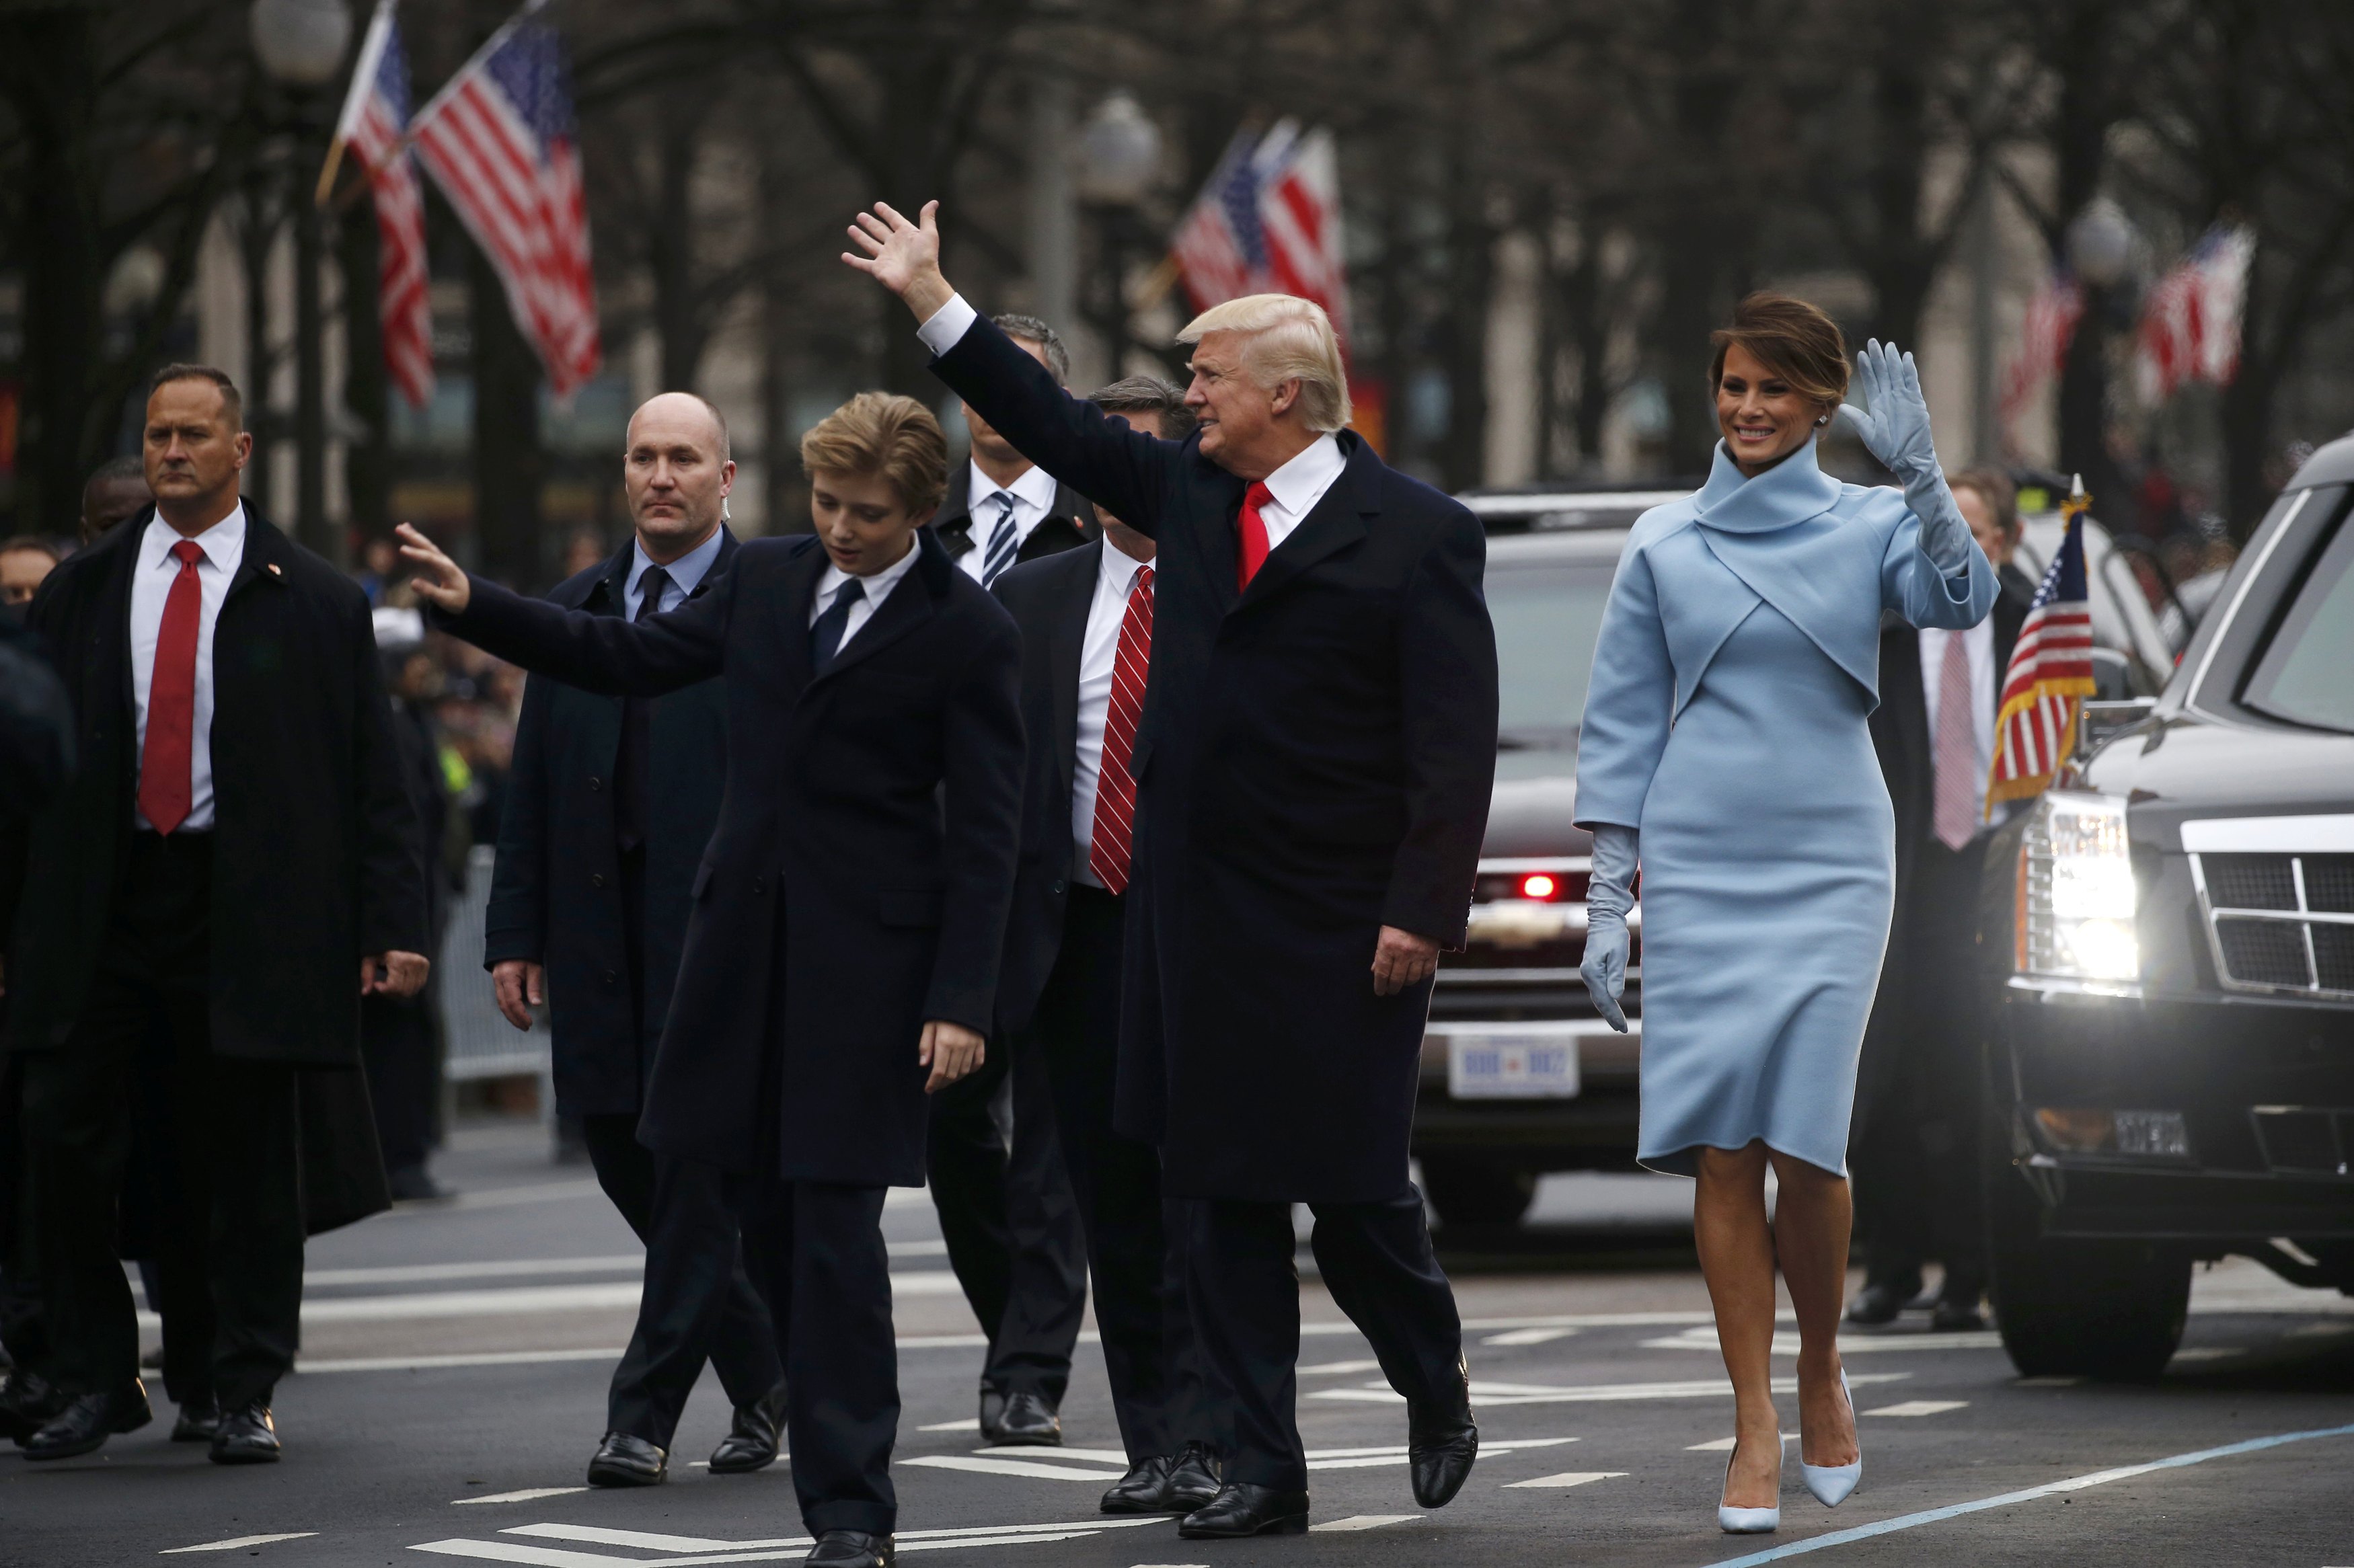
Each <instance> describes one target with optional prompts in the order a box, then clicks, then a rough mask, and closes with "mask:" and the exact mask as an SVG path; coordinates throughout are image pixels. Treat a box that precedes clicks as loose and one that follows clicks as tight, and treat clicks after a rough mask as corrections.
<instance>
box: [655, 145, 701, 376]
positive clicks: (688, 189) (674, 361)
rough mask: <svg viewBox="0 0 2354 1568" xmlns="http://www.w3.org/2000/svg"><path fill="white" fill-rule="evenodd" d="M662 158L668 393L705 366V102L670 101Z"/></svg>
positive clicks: (662, 318)
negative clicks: (701, 167) (701, 221)
mask: <svg viewBox="0 0 2354 1568" xmlns="http://www.w3.org/2000/svg"><path fill="white" fill-rule="evenodd" d="M658 112H659V113H660V114H661V115H662V120H663V124H662V133H661V144H660V146H659V147H658V148H657V151H656V155H657V156H658V158H659V159H660V164H659V167H660V175H659V178H660V179H661V181H662V188H661V190H660V191H659V192H658V193H657V194H656V211H657V213H658V214H659V217H657V219H656V221H655V224H654V233H653V243H652V258H651V260H652V272H653V283H654V330H655V333H656V334H657V335H658V336H659V337H660V338H661V340H662V386H663V390H664V391H666V392H686V391H692V390H694V387H695V373H696V372H697V371H698V370H699V369H700V368H701V367H702V364H703V346H704V341H705V332H704V324H703V313H702V312H701V310H700V309H699V308H698V304H699V302H697V300H696V299H695V202H694V195H695V191H694V181H695V154H696V153H697V151H698V150H699V145H700V143H701V140H702V130H703V109H702V106H701V105H700V104H697V103H688V104H679V103H676V102H674V101H665V102H664V103H663V106H662V107H661V109H660V110H659V111H658Z"/></svg>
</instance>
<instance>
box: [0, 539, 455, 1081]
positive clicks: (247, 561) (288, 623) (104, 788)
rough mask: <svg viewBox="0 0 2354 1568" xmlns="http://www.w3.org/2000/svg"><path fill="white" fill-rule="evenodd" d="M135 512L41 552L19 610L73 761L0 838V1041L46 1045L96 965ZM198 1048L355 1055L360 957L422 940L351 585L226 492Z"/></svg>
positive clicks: (130, 737) (113, 868)
mask: <svg viewBox="0 0 2354 1568" xmlns="http://www.w3.org/2000/svg"><path fill="white" fill-rule="evenodd" d="M153 515H154V508H153V507H150V508H148V509H147V510H146V511H143V512H142V513H140V514H139V515H138V516H136V517H134V518H133V519H132V520H131V521H130V522H128V523H125V524H122V525H121V526H119V527H117V528H114V529H112V530H111V531H110V532H109V533H108V534H107V535H105V536H104V537H103V538H101V539H100V540H99V541H98V542H97V543H96V544H94V545H92V546H90V547H89V548H88V549H86V550H83V551H81V552H80V553H79V554H77V555H75V556H72V557H70V558H69V559H68V560H66V561H65V562H63V563H61V564H60V565H59V566H58V568H57V570H56V571H54V572H52V573H50V574H49V577H48V581H47V582H45V583H43V584H42V585H41V591H40V593H39V594H38V595H37V597H36V598H35V599H34V601H33V607H32V611H31V614H30V617H29V620H30V623H31V625H32V627H33V629H34V630H36V631H37V632H39V633H40V634H41V635H42V636H43V637H44V638H45V639H47V641H48V646H49V647H50V648H51V649H53V650H55V652H56V655H57V668H58V675H59V676H60V678H62V679H63V680H64V682H65V683H66V687H67V690H68V692H69V694H70V695H71V697H72V699H73V705H74V713H75V728H76V733H75V744H76V748H77V750H78V751H79V753H80V758H81V762H82V766H81V768H80V773H79V774H78V775H77V776H76V777H75V779H74V780H73V782H72V784H71V785H70V786H69V788H68V789H66V790H65V791H64V793H63V794H62V795H61V796H59V798H58V800H56V801H54V802H53V803H52V804H51V805H50V806H49V807H48V809H47V810H44V811H42V812H41V813H40V814H39V815H38V816H37V817H36V818H34V819H33V821H32V822H31V823H30V825H29V830H27V829H26V828H23V827H20V828H18V829H17V830H16V843H15V844H14V845H13V846H10V849H9V851H8V852H7V853H0V900H5V904H0V906H5V907H6V908H8V909H10V910H12V911H13V912H14V915H15V928H14V933H13V935H12V937H11V939H10V942H9V948H8V1003H9V1005H8V1018H7V1036H6V1038H7V1043H8V1045H9V1047H10V1048H11V1049H13V1050H20V1051H24V1050H33V1051H43V1050H55V1049H57V1048H58V1047H60V1046H62V1045H64V1044H66V1042H67V1040H68V1038H69V1036H70V1035H71V1034H72V1033H73V1028H74V1023H75V1021H76V1019H77V1018H79V1017H80V1012H81V1008H82V1004H83V1001H84V1000H85V998H86V997H87V996H88V994H89V991H90V979H91V977H92V975H93V974H95V973H96V971H97V968H98V959H99V952H100V948H101V944H102V943H103V941H104V940H105V937H106V929H107V919H108V916H109V914H110V912H111V909H112V906H113V903H114V895H115V889H116V887H117V885H119V883H120V881H121V878H122V867H123V863H124V857H125V852H126V850H127V849H128V847H129V843H130V839H131V833H132V810H133V796H134V794H135V782H134V781H135V779H136V778H137V763H138V758H137V757H136V755H135V752H136V736H137V726H136V716H135V712H134V709H133V703H132V695H131V678H132V677H131V657H130V627H131V573H132V570H133V567H134V565H135V564H136V562H137V560H138V556H139V541H140V539H141V537H142V536H143V535H144V534H145V533H146V531H147V523H148V519H149V518H150V517H152V516H153ZM213 691H214V708H213V726H212V737H211V738H212V768H213V790H214V800H215V807H214V810H215V826H214V830H213V843H214V856H213V882H212V896H213V906H212V955H211V976H212V998H211V1009H210V1015H211V1029H212V1048H213V1050H214V1051H215V1052H216V1053H217V1054H220V1055H224V1056H236V1057H241V1058H245V1059H248V1060H255V1061H271V1062H287V1063H298V1064H311V1065H320V1066H336V1067H341V1066H351V1065H356V1064H357V1062H358V1060H359V1055H358V1053H359V1021H360V996H359V960H360V959H361V957H362V955H364V954H368V953H376V952H382V951H384V950H386V949H387V948H397V949H399V950H402V951H407V952H419V953H421V952H425V951H427V948H428V942H427V934H426V916H425V884H424V847H423V844H422V842H421V841H420V836H419V828H418V821H417V813H416V810H415V808H414V807H413V805H412V804H411V802H410V800H409V796H408V787H407V783H406V780H405V779H403V778H402V776H401V772H400V766H399V759H398V750H397V749H396V747H395V744H394V740H393V735H392V712H391V709H390V707H389V705H387V701H386V698H385V692H384V680H383V675H382V673H381V671H380V669H379V667H378V664H377V659H376V632H375V629H374V626H373V625H372V624H371V621H370V619H369V615H368V603H367V599H366V596H365V595H364V594H362V593H361V592H360V590H359V587H358V585H356V584H355V583H354V582H352V581H351V580H350V579H349V578H348V577H345V576H344V575H343V574H342V573H341V572H338V571H336V570H335V569H334V567H331V566H329V565H328V564H327V563H326V562H325V561H323V560H321V559H320V558H319V557H318V556H314V555H313V554H312V553H311V552H310V551H308V550H306V549H303V548H302V546H299V545H297V544H295V543H294V542H293V541H292V540H291V539H289V538H287V537H286V535H283V534H281V533H280V532H279V531H278V530H277V529H275V528H273V527H271V526H270V524H269V523H268V522H267V521H265V520H264V519H263V518H262V517H261V515H260V514H259V513H258V512H256V511H255V510H254V509H253V508H252V506H250V505H248V506H247V508H246V535H245V556H244V559H243V561H242V562H241V563H240V564H239V567H238V569H237V573H236V575H235V576H234V577H232V578H231V579H230V581H229V586H228V596H227V598H226V599H224V600H223V602H222V605H221V611H220V620H219V621H218V622H217V625H216V627H215V630H214V634H213Z"/></svg>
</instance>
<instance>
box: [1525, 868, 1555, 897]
mask: <svg viewBox="0 0 2354 1568" xmlns="http://www.w3.org/2000/svg"><path fill="white" fill-rule="evenodd" d="M1559 891H1560V885H1559V884H1558V883H1556V882H1554V881H1553V878H1552V877H1550V876H1548V875H1546V874H1544V873H1543V872H1542V871H1534V872H1531V873H1530V874H1528V875H1526V876H1524V877H1522V878H1521V896H1522V897H1523V898H1538V899H1543V898H1551V897H1552V896H1553V895H1554V894H1555V893H1557V892H1559Z"/></svg>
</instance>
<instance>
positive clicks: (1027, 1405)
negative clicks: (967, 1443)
mask: <svg viewBox="0 0 2354 1568" xmlns="http://www.w3.org/2000/svg"><path fill="white" fill-rule="evenodd" d="M981 1436H982V1437H983V1438H984V1439H985V1440H987V1441H989V1442H991V1443H995V1444H999V1445H1001V1446H1005V1447H1010V1448H1058V1447H1060V1446H1062V1443H1063V1418H1062V1417H1061V1416H1060V1415H1058V1414H1055V1407H1054V1406H1053V1405H1051V1404H1047V1403H1046V1402H1045V1400H1044V1399H1043V1398H1041V1397H1040V1396H1039V1395H1037V1394H1034V1393H1009V1394H1007V1395H1006V1396H1005V1407H1004V1409H1003V1410H1002V1411H1001V1412H1000V1413H999V1414H998V1417H997V1425H996V1426H995V1427H994V1429H992V1428H991V1427H989V1426H986V1425H984V1426H983V1427H982V1428H981Z"/></svg>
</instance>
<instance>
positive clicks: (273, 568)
mask: <svg viewBox="0 0 2354 1568" xmlns="http://www.w3.org/2000/svg"><path fill="white" fill-rule="evenodd" d="M269 566H270V576H271V577H284V576H285V575H286V573H285V572H284V571H283V570H282V569H281V567H279V565H278V563H277V562H276V561H271V562H270V563H269Z"/></svg>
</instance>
